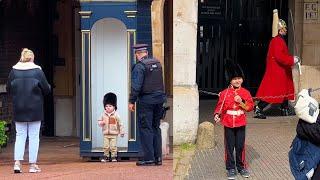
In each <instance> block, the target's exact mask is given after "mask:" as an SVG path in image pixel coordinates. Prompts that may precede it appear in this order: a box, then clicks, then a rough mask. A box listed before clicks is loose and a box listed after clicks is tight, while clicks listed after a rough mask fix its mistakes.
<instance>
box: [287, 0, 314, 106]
mask: <svg viewBox="0 0 320 180" xmlns="http://www.w3.org/2000/svg"><path fill="white" fill-rule="evenodd" d="M317 2H318V1H317V0H295V3H294V5H295V6H294V22H295V38H296V46H297V47H296V48H295V47H294V45H292V46H291V48H293V49H294V54H295V55H298V56H300V57H301V58H302V65H303V66H302V74H301V75H299V73H298V71H297V70H294V71H293V75H294V80H295V89H296V93H297V92H298V91H300V90H301V89H303V88H320V81H319V80H317V79H318V77H320V16H319V9H320V4H319V3H317ZM289 33H290V32H289ZM289 46H290V45H289ZM295 51H296V52H295ZM319 95H320V94H319V93H314V96H315V97H316V99H317V100H318V101H319V100H320V96H319Z"/></svg>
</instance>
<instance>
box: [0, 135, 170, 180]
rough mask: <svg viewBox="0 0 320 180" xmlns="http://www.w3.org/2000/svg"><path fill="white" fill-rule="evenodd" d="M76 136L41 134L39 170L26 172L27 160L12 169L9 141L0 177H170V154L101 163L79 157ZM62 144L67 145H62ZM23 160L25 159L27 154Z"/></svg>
mask: <svg viewBox="0 0 320 180" xmlns="http://www.w3.org/2000/svg"><path fill="white" fill-rule="evenodd" d="M78 142H79V141H78V139H76V138H42V139H41V142H40V152H39V166H40V167H41V169H42V172H41V173H38V174H31V173H28V168H29V167H28V164H27V161H25V162H24V164H23V171H24V173H21V174H14V173H13V170H12V168H13V160H12V159H13V150H12V147H13V144H9V146H8V147H7V148H6V149H3V150H2V152H1V153H0V179H1V180H2V179H19V180H21V179H28V180H30V179H57V180H58V179H63V180H66V179H77V180H82V179H83V180H87V179H97V180H98V179H103V180H109V179H110V180H111V179H112V180H114V179H117V180H122V179H126V180H127V179H128V180H135V179H137V180H138V179H139V180H144V179H146V180H147V179H148V180H149V179H161V180H171V179H172V178H173V173H172V155H171V158H169V159H168V160H164V163H163V165H162V166H150V167H137V166H136V165H135V162H134V161H126V162H116V163H101V162H86V161H83V160H82V159H81V158H80V157H79V143H78ZM65 145H71V146H69V147H64V146H65ZM27 154H28V153H27V152H26V156H25V160H28V156H27Z"/></svg>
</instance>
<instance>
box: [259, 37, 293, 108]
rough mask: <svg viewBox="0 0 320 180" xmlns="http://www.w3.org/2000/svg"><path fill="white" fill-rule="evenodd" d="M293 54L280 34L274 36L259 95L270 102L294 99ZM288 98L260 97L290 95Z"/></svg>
mask: <svg viewBox="0 0 320 180" xmlns="http://www.w3.org/2000/svg"><path fill="white" fill-rule="evenodd" d="M293 65H294V60H293V56H291V55H289V52H288V47H287V45H286V43H285V41H284V40H283V38H281V37H280V36H276V37H274V38H272V40H271V42H270V44H269V50H268V55H267V62H266V71H265V74H264V76H263V79H262V81H261V84H260V87H259V89H258V92H257V95H256V96H257V97H258V98H259V99H260V100H263V101H265V102H268V103H282V102H283V101H284V100H285V99H288V100H294V95H293V93H294V86H293V80H292V70H291V67H292V66H293ZM289 94H292V95H290V96H288V97H287V98H284V97H279V98H260V97H264V96H279V95H289Z"/></svg>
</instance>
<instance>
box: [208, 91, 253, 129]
mask: <svg viewBox="0 0 320 180" xmlns="http://www.w3.org/2000/svg"><path fill="white" fill-rule="evenodd" d="M227 91H228V94H227ZM236 95H239V96H240V97H241V99H242V100H244V101H245V103H244V104H245V108H244V107H243V106H240V103H238V102H235V101H234V97H235V96H236ZM224 98H225V101H224V103H223V100H224ZM222 104H223V107H222V108H221V106H222ZM253 105H254V103H253V100H252V97H251V94H250V92H249V91H248V90H246V89H245V88H242V87H240V88H239V89H233V88H227V89H225V90H223V91H222V92H221V93H220V96H219V101H218V104H217V106H216V108H215V110H214V114H217V113H218V114H221V116H220V118H221V123H222V125H224V126H226V127H229V128H234V127H240V126H245V125H246V124H247V121H246V119H247V118H246V114H245V111H247V112H249V111H252V109H253ZM220 109H221V111H220ZM230 112H241V113H239V114H238V115H231V114H230Z"/></svg>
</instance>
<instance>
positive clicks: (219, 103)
mask: <svg viewBox="0 0 320 180" xmlns="http://www.w3.org/2000/svg"><path fill="white" fill-rule="evenodd" d="M225 94H226V93H225V91H222V92H220V93H219V100H218V103H217V105H216V108H215V109H214V111H213V115H215V114H217V113H218V114H221V112H222V109H221V106H222V101H223V98H224V96H225ZM220 109H221V111H220Z"/></svg>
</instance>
